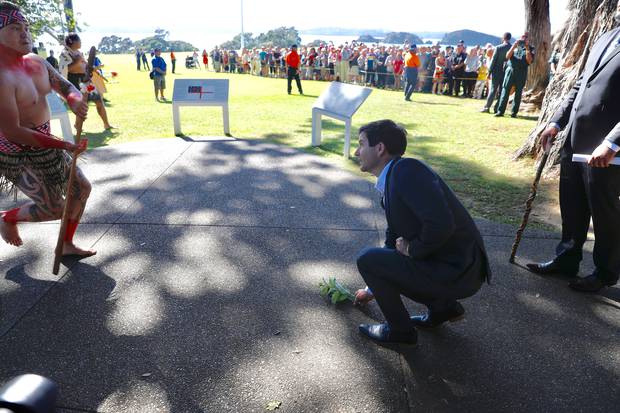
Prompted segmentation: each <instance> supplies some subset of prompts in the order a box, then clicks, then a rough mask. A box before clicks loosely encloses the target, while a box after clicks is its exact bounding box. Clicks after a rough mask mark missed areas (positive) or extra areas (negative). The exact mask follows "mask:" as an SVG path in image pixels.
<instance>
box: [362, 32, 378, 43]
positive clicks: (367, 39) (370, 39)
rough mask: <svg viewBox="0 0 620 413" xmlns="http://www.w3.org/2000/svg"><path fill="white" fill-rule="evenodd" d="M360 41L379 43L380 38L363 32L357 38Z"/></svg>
mask: <svg viewBox="0 0 620 413" xmlns="http://www.w3.org/2000/svg"><path fill="white" fill-rule="evenodd" d="M357 41H358V42H360V43H377V42H378V41H379V40H378V39H377V38H375V37H373V36H371V35H369V34H363V35H361V36H360V37H358V38H357Z"/></svg>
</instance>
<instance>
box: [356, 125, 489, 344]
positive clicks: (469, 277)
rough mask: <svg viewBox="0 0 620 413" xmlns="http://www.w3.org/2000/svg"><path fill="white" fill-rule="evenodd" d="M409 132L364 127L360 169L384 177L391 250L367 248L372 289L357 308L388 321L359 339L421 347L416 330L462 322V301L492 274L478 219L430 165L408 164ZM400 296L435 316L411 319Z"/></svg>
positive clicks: (365, 267)
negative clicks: (375, 311)
mask: <svg viewBox="0 0 620 413" xmlns="http://www.w3.org/2000/svg"><path fill="white" fill-rule="evenodd" d="M406 147H407V132H406V131H405V130H404V129H403V128H401V127H400V126H398V125H396V124H395V123H394V122H393V121H391V120H380V121H376V122H372V123H369V124H367V125H365V126H362V127H361V128H360V131H359V148H358V149H357V151H356V152H355V154H356V156H358V157H359V160H360V169H361V170H362V171H364V172H370V173H371V174H373V175H375V176H376V177H378V180H377V185H376V187H377V189H378V190H379V192H380V193H381V194H382V195H383V206H384V209H385V216H386V218H387V224H388V230H387V232H386V240H385V247H384V248H367V249H365V250H364V251H362V253H361V254H360V255H359V257H358V259H357V266H358V269H359V271H360V274H361V275H362V278H364V281H365V282H366V285H368V287H367V288H366V289H364V290H358V291H357V293H356V303H359V304H365V303H367V302H368V301H370V300H372V299H373V298H376V299H377V303H378V304H379V307H380V308H381V311H382V312H383V315H384V316H385V318H386V321H387V322H386V323H383V324H362V325H360V331H361V332H362V333H363V334H365V335H367V336H368V337H370V338H372V339H374V340H376V341H382V342H403V343H410V344H411V343H415V342H416V341H417V334H416V330H415V326H419V327H437V326H439V325H441V324H442V323H444V322H445V321H455V320H458V319H460V318H462V317H463V315H464V312H465V310H464V309H463V307H462V306H461V304H459V302H458V301H457V300H458V299H462V298H466V297H470V296H472V295H474V294H475V293H476V292H477V291H478V290H479V289H480V286H481V285H482V283H483V281H484V280H488V279H489V278H490V276H491V272H490V270H489V266H488V259H487V256H486V252H485V249H484V244H483V241H482V237H481V236H480V233H479V232H478V229H477V228H476V225H475V224H474V221H473V220H472V218H471V216H470V215H469V214H468V213H467V211H466V210H465V208H464V207H463V205H462V204H461V203H460V202H459V200H458V199H457V198H456V196H455V195H454V193H453V192H452V191H451V190H450V188H449V187H448V186H447V185H446V184H445V183H444V182H443V180H442V179H441V178H440V177H439V176H438V175H437V174H436V173H435V172H434V171H433V170H432V169H431V168H430V167H428V166H427V165H426V164H424V163H423V162H421V161H418V160H417V159H413V158H401V156H402V155H403V154H404V153H405V149H406ZM401 294H402V295H405V296H406V297H409V298H410V299H412V300H414V301H417V302H420V303H423V304H425V305H426V306H427V307H428V310H429V311H428V314H426V315H417V316H413V317H411V318H410V317H409V314H408V313H407V310H406V309H405V306H404V305H403V302H402V300H401Z"/></svg>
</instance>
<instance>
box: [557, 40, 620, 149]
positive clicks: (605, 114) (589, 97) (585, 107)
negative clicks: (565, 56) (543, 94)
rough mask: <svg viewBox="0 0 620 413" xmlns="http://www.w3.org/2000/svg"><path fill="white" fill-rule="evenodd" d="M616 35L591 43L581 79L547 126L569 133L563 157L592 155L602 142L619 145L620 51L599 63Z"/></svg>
mask: <svg viewBox="0 0 620 413" xmlns="http://www.w3.org/2000/svg"><path fill="white" fill-rule="evenodd" d="M619 31H620V28H618V29H614V30H611V31H609V32H607V33H604V34H603V35H602V36H601V37H600V38H599V39H598V40H597V41H596V43H594V46H592V50H591V51H590V55H589V56H588V60H587V62H586V65H585V68H584V70H583V73H582V75H581V77H580V78H579V80H577V82H576V83H575V86H573V89H572V90H571V91H570V93H569V94H568V96H567V97H566V99H565V100H564V102H563V103H562V105H561V106H560V107H559V108H558V110H557V111H556V112H555V114H554V115H553V116H552V117H551V120H550V122H555V123H557V124H558V125H559V126H560V128H561V129H567V130H568V135H567V137H566V144H565V145H564V154H565V155H570V154H573V153H585V154H591V153H592V152H593V151H594V149H596V147H597V146H599V145H600V144H601V143H602V142H603V140H604V139H609V140H610V141H612V142H613V143H615V144H616V145H620V47H616V48H615V49H614V50H613V52H612V53H611V55H610V56H609V57H607V58H606V59H605V60H604V61H602V60H601V59H602V57H603V54H604V53H605V51H606V49H607V46H609V45H610V44H611V42H613V40H614V39H615V38H616V36H617V35H618V32H619ZM612 47H613V45H612Z"/></svg>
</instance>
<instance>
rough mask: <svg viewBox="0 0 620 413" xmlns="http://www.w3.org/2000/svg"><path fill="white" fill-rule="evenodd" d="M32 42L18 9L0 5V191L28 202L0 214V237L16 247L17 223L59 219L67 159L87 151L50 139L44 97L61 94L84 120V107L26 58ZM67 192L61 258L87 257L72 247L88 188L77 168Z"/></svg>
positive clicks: (52, 73)
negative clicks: (71, 197) (69, 195)
mask: <svg viewBox="0 0 620 413" xmlns="http://www.w3.org/2000/svg"><path fill="white" fill-rule="evenodd" d="M31 50H32V38H31V37H30V32H29V26H28V22H27V21H26V19H25V18H24V17H23V16H22V14H21V12H20V9H19V8H18V7H17V6H16V5H14V4H13V3H10V2H7V1H1V2H0V84H1V85H2V87H0V189H10V188H13V187H16V188H19V189H20V190H21V191H22V192H23V193H24V194H25V195H27V196H28V197H29V198H30V199H31V202H29V203H27V204H25V205H23V206H21V207H19V208H14V209H11V210H9V211H2V212H0V235H1V236H2V239H3V240H4V241H5V242H6V243H8V244H10V245H14V246H16V247H18V246H20V245H22V240H21V238H20V236H19V232H18V230H17V223H18V222H41V221H51V220H56V219H59V218H60V217H61V215H62V211H63V208H64V203H65V202H64V199H63V195H64V192H65V190H66V184H67V180H68V170H69V164H70V161H71V157H70V156H69V155H68V153H67V152H73V156H77V155H78V154H79V153H81V152H84V151H85V150H86V147H87V144H88V141H87V140H85V139H84V140H82V141H81V142H80V145H79V146H78V145H74V144H72V143H69V142H64V141H62V140H61V139H59V138H56V137H54V136H52V135H51V134H50V124H49V121H50V112H49V108H48V106H47V101H46V96H47V94H48V93H50V92H51V91H52V90H54V91H56V92H57V93H58V94H60V95H61V96H62V97H63V98H64V99H65V100H66V101H67V104H68V105H69V107H70V108H71V110H72V111H73V112H74V113H75V114H76V115H77V116H80V117H82V118H85V117H86V113H87V111H88V105H87V104H86V103H85V102H84V100H83V99H82V94H81V93H80V92H79V91H78V90H77V89H76V88H75V87H74V86H73V85H72V84H71V83H70V82H68V81H67V80H66V79H64V78H63V77H62V76H61V75H60V73H58V72H57V71H56V70H55V69H54V68H53V67H52V66H51V65H50V64H49V63H48V62H46V61H45V60H43V59H42V58H41V57H39V56H37V55H35V54H32V53H30V51H31ZM76 178H77V181H76V183H75V186H74V187H73V188H72V190H73V191H74V192H73V193H74V195H75V197H74V200H73V202H72V204H71V205H69V206H68V208H69V221H68V224H67V232H66V235H65V238H64V245H63V255H77V256H79V257H87V256H91V255H94V254H95V251H90V250H83V249H81V248H78V247H77V246H76V245H75V244H74V243H73V235H74V234H75V231H76V229H77V227H78V224H79V221H80V218H81V216H82V213H83V212H84V208H85V207H86V201H87V200H88V196H89V194H90V189H91V187H90V183H89V182H88V180H87V179H86V178H85V177H84V175H83V174H82V172H81V171H80V170H79V169H78V170H77V175H76Z"/></svg>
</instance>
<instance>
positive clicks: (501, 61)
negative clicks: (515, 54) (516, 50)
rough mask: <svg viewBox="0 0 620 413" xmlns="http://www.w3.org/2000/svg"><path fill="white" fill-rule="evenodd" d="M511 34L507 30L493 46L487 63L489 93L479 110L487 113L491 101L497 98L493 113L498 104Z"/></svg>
mask: <svg viewBox="0 0 620 413" xmlns="http://www.w3.org/2000/svg"><path fill="white" fill-rule="evenodd" d="M511 38H512V35H511V34H510V33H509V32H506V33H504V42H503V43H502V44H499V45H497V46H495V52H494V53H493V57H492V58H491V64H490V65H489V75H491V88H490V90H489V95H488V96H487V103H486V104H485V105H484V107H483V108H482V110H481V111H480V112H483V113H489V109H490V108H491V105H492V104H493V101H494V100H496V99H497V101H496V102H495V106H494V108H493V113H496V112H497V108H498V106H499V97H500V93H501V91H502V84H503V83H504V71H505V67H504V66H505V65H506V53H508V51H509V50H510V47H511V46H512V45H511V44H510V39H511Z"/></svg>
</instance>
